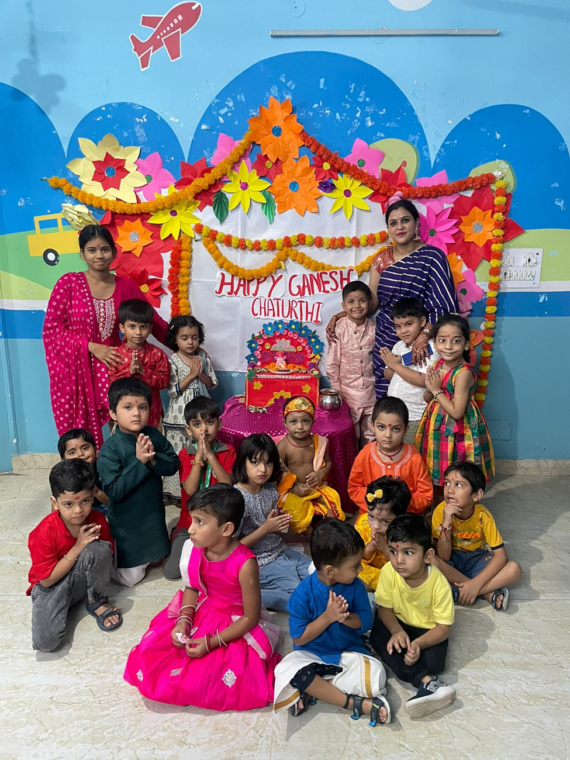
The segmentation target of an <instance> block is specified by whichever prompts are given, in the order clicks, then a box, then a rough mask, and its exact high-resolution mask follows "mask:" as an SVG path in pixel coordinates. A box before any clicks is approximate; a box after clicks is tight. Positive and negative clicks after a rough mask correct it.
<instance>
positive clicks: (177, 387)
mask: <svg viewBox="0 0 570 760" xmlns="http://www.w3.org/2000/svg"><path fill="white" fill-rule="evenodd" d="M174 390H175V391H176V395H177V396H181V395H182V391H181V390H180V383H176V385H175V386H174Z"/></svg>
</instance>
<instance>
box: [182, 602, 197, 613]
mask: <svg viewBox="0 0 570 760" xmlns="http://www.w3.org/2000/svg"><path fill="white" fill-rule="evenodd" d="M188 607H190V608H191V609H193V610H194V611H195V610H196V609H197V607H196V605H195V604H183V605H182V607H181V608H180V612H182V610H186V609H188Z"/></svg>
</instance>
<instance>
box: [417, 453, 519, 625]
mask: <svg viewBox="0 0 570 760" xmlns="http://www.w3.org/2000/svg"><path fill="white" fill-rule="evenodd" d="M486 484H487V482H486V480H485V476H484V475H483V472H482V471H481V469H480V467H478V466H477V465H476V464H474V463H473V462H456V463H455V464H452V465H450V466H449V467H448V468H447V470H446V471H445V482H444V486H443V496H444V501H443V502H442V503H441V504H440V505H439V506H438V507H436V508H435V509H434V512H433V516H432V536H433V538H434V540H435V541H436V542H437V544H436V546H437V554H438V557H440V558H441V559H442V560H444V561H445V562H447V563H448V567H447V568H445V567H443V568H442V572H443V573H444V575H445V577H446V578H447V579H448V581H449V582H450V583H452V584H453V586H452V590H453V599H454V601H455V602H456V603H459V604H462V605H467V606H469V605H472V604H473V603H474V602H475V600H476V599H477V598H478V597H485V599H487V601H488V602H490V603H491V605H492V606H493V607H494V609H496V610H502V611H503V612H504V611H505V610H506V609H507V605H508V602H509V589H508V586H510V585H511V584H513V583H516V581H518V580H520V578H521V577H522V570H521V567H520V565H519V564H518V562H514V561H513V560H509V559H508V557H507V551H506V549H505V545H504V543H503V539H502V537H501V534H500V533H499V531H498V530H497V526H496V525H495V521H494V519H493V517H492V515H491V514H490V512H489V511H488V510H487V509H486V508H485V507H484V506H483V505H482V504H480V503H479V500H480V499H481V498H482V497H483V493H484V491H485V486H486Z"/></svg>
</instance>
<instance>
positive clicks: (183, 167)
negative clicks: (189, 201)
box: [174, 158, 224, 211]
mask: <svg viewBox="0 0 570 760" xmlns="http://www.w3.org/2000/svg"><path fill="white" fill-rule="evenodd" d="M211 171H212V167H211V166H208V164H207V163H206V159H205V158H201V159H200V160H199V161H196V163H195V164H188V163H186V161H181V162H180V174H181V177H180V179H179V180H178V181H177V182H176V183H175V185H174V186H175V188H176V189H177V190H181V189H182V188H183V187H188V185H191V184H192V182H194V180H195V179H200V178H201V177H203V176H204V174H207V173H208V172H211ZM223 186H224V183H223V182H222V180H218V181H216V182H214V184H213V185H210V186H209V187H208V189H207V190H201V191H200V192H199V193H196V195H195V196H194V200H195V201H198V202H199V204H200V205H199V206H198V211H203V210H204V209H205V208H206V206H213V205H214V195H215V194H216V193H217V192H218V190H221V189H222V188H223Z"/></svg>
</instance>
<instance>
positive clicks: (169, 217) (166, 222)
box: [148, 185, 200, 240]
mask: <svg viewBox="0 0 570 760" xmlns="http://www.w3.org/2000/svg"><path fill="white" fill-rule="evenodd" d="M173 192H175V190H174V185H171V186H170V188H169V190H168V195H170V194H171V193H173ZM197 208H198V201H190V202H189V201H178V203H175V204H174V206H172V208H165V209H161V210H160V211H157V212H156V213H155V214H153V215H152V216H151V217H150V218H149V220H148V221H149V222H150V224H160V225H161V227H160V239H161V240H164V238H166V237H168V236H169V235H172V237H173V238H174V239H175V240H178V236H179V235H180V230H182V232H185V233H186V234H187V235H188V236H189V237H194V229H193V227H192V225H193V224H196V223H197V222H199V221H200V220H199V219H198V217H197V216H194V214H193V213H192V212H193V211H196V209H197Z"/></svg>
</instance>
